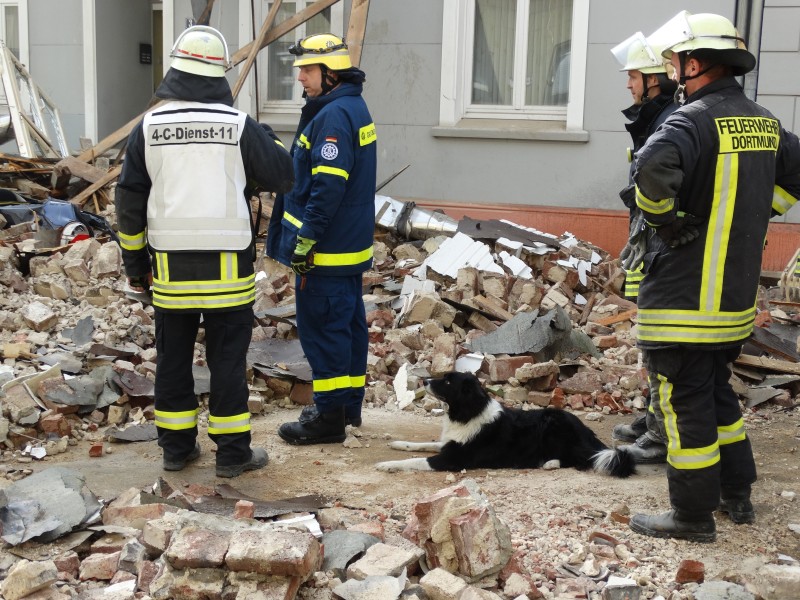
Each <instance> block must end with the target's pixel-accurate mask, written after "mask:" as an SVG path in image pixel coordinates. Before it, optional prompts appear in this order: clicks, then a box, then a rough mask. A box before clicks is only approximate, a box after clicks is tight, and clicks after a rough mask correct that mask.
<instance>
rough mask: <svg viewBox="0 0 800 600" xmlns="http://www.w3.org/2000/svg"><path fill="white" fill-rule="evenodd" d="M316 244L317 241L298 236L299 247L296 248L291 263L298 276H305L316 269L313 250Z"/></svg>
mask: <svg viewBox="0 0 800 600" xmlns="http://www.w3.org/2000/svg"><path fill="white" fill-rule="evenodd" d="M316 243H317V242H316V240H310V239H308V238H303V237H300V236H297V245H296V246H295V248H294V254H292V259H291V261H290V265H291V267H292V271H294V272H295V273H296V274H297V275H305V274H306V273H308V272H309V271H310V270H311V269H313V268H314V250H313V248H314V244H316Z"/></svg>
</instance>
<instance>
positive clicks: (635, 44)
mask: <svg viewBox="0 0 800 600" xmlns="http://www.w3.org/2000/svg"><path fill="white" fill-rule="evenodd" d="M611 54H613V55H614V58H616V59H617V62H618V63H619V64H620V65H621V66H622V68H621V69H620V71H639V70H642V69H648V68H654V67H660V66H661V65H662V64H663V62H664V61H663V59H662V58H661V57H660V56H656V54H655V52H653V49H652V48H651V47H650V45H649V44H648V43H647V40H646V39H645V37H644V34H643V33H642V32H641V31H637V32H636V33H634V34H633V35H632V36H631V37H629V38H628V39H627V40H625V41H624V42H620V43H619V44H617V45H616V46H614V47H613V48H612V49H611Z"/></svg>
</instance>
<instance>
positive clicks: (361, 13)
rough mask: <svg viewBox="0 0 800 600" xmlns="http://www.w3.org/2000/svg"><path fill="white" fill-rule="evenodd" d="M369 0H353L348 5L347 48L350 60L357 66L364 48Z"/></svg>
mask: <svg viewBox="0 0 800 600" xmlns="http://www.w3.org/2000/svg"><path fill="white" fill-rule="evenodd" d="M368 12H369V0H353V2H352V6H351V7H350V23H349V24H348V26H347V37H346V38H345V39H346V40H347V48H348V49H349V51H350V62H351V63H353V66H355V67H357V66H359V65H360V64H361V51H362V50H363V48H364V35H365V33H366V31H367V13H368Z"/></svg>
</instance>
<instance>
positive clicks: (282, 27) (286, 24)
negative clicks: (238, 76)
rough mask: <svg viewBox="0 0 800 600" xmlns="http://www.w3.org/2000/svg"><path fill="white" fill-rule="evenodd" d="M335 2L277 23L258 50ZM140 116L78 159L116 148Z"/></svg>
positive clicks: (236, 57) (322, 1) (245, 50)
mask: <svg viewBox="0 0 800 600" xmlns="http://www.w3.org/2000/svg"><path fill="white" fill-rule="evenodd" d="M337 2H339V0H317V1H316V2H314V4H311V5H310V6H307V7H306V8H304V9H303V10H301V11H300V12H299V13H297V14H296V15H294V16H292V17H289V18H288V19H286V20H285V21H283V22H282V23H279V24H278V25H276V26H275V27H273V28H272V29H270V30H269V33H267V35H266V36H264V39H263V40H262V41H261V45H260V48H259V50H260V49H261V48H263V47H264V46H267V45H269V44H270V43H272V42H274V41H275V40H277V39H278V38H279V37H281V36H283V35H285V34H287V33H289V32H290V31H291V30H293V29H295V28H296V27H297V26H298V25H301V24H303V23H305V22H306V21H308V20H309V19H310V18H311V17H313V16H316V15H317V14H319V13H321V12H322V11H323V10H325V9H326V8H328V7H329V6H332V5H333V4H336V3H337ZM253 45H256V44H255V42H250V43H249V44H247V45H245V46H243V47H242V48H239V50H237V51H236V52H235V53H234V54H233V56H232V57H231V62H232V63H233V64H234V65H238V64H239V63H240V62H242V61H243V60H246V59H247V56H248V55H249V54H250V49H251V48H252V46H253ZM162 102H163V101H162ZM162 102H159V103H158V104H157V105H156V106H158V105H159V104H161V103H162ZM151 108H152V107H151ZM142 115H144V113H141V114H139V115H137V116H136V117H134V118H133V119H131V120H130V121H128V122H127V123H126V124H125V125H123V126H122V127H120V128H119V129H117V130H116V131H115V132H114V133H111V134H109V135H108V136H106V137H105V138H103V139H102V140H100V141H99V142H98V143H97V144H96V145H95V146H94V147H93V148H89V149H88V150H85V151H84V152H81V153H80V154H79V155H78V158H79V159H80V160H82V161H84V162H89V161H91V160H94V158H95V157H97V156H100V155H101V154H103V153H104V152H105V151H107V150H110V149H111V148H113V147H114V146H116V145H117V144H118V143H119V142H121V141H122V140H123V139H125V138H126V137H128V135H129V134H130V132H131V131H133V128H134V127H135V126H136V124H137V123H138V122H139V121H140V120H141V119H142Z"/></svg>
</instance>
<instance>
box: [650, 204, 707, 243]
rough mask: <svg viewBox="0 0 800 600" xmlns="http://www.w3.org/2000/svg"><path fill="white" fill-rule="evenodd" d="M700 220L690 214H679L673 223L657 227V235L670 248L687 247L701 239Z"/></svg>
mask: <svg viewBox="0 0 800 600" xmlns="http://www.w3.org/2000/svg"><path fill="white" fill-rule="evenodd" d="M699 224H700V219H698V218H697V217H695V216H693V215H690V214H688V213H682V212H679V213H678V216H677V217H676V218H675V220H674V221H672V223H667V224H666V225H660V226H659V227H656V234H657V235H658V237H660V238H661V239H662V240H664V242H665V243H666V244H667V246H669V247H670V248H678V247H680V246H685V245H686V244H689V243H691V242H693V241H694V240H696V239H697V238H698V237H700V230H699V229H698V228H697V225H699Z"/></svg>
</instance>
